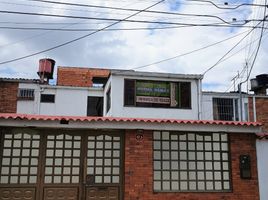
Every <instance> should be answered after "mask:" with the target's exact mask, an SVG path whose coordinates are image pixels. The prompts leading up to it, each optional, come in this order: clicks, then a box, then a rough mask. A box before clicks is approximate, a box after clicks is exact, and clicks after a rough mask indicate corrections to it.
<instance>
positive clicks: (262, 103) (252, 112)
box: [249, 74, 268, 200]
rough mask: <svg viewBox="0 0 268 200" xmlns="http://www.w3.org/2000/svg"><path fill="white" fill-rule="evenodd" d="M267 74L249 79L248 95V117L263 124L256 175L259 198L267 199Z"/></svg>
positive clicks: (259, 140)
mask: <svg viewBox="0 0 268 200" xmlns="http://www.w3.org/2000/svg"><path fill="white" fill-rule="evenodd" d="M267 88H268V74H262V75H258V76H256V79H252V80H251V89H252V90H253V91H254V93H255V94H254V95H251V96H249V119H250V120H251V121H259V122H261V123H262V124H263V126H262V127H263V128H262V131H263V132H262V133H260V134H258V139H257V142H256V144H257V145H256V146H257V157H258V176H259V187H260V188H259V191H260V199H261V200H266V199H268V190H267V185H268V172H267V169H268V156H267V152H268V95H267Z"/></svg>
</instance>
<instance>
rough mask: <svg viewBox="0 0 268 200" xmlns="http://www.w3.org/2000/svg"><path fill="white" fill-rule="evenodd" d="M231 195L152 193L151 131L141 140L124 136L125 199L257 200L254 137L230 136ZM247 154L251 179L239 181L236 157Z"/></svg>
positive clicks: (237, 158)
mask: <svg viewBox="0 0 268 200" xmlns="http://www.w3.org/2000/svg"><path fill="white" fill-rule="evenodd" d="M230 148H231V162H232V164H231V166H232V187H233V191H232V192H225V193H221V192H217V193H174V192H173V193H172V192H171V193H154V192H153V155H152V153H153V151H152V131H145V132H144V137H143V140H142V141H137V140H136V132H135V131H127V132H126V135H125V194H124V199H127V200H138V199H139V200H171V199H172V200H201V199H202V200H257V199H259V193H258V181H257V180H258V179H257V170H256V168H257V166H256V165H257V164H256V152H255V149H256V147H255V136H254V135H253V134H252V135H251V134H231V135H230ZM241 154H249V155H250V156H251V161H252V162H251V164H252V179H251V180H242V179H240V172H239V156H240V155H241Z"/></svg>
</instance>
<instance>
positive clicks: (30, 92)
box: [18, 89, 34, 100]
mask: <svg viewBox="0 0 268 200" xmlns="http://www.w3.org/2000/svg"><path fill="white" fill-rule="evenodd" d="M18 98H19V99H24V100H34V89H19V90H18Z"/></svg>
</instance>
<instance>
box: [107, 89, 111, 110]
mask: <svg viewBox="0 0 268 200" xmlns="http://www.w3.org/2000/svg"><path fill="white" fill-rule="evenodd" d="M110 108H111V87H110V88H109V89H108V91H107V93H106V113H107V112H109V110H110Z"/></svg>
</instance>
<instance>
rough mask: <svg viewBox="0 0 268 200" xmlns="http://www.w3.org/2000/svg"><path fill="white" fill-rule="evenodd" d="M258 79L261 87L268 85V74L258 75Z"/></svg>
mask: <svg viewBox="0 0 268 200" xmlns="http://www.w3.org/2000/svg"><path fill="white" fill-rule="evenodd" d="M256 79H257V81H258V85H259V86H261V87H265V86H268V74H260V75H258V76H256Z"/></svg>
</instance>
